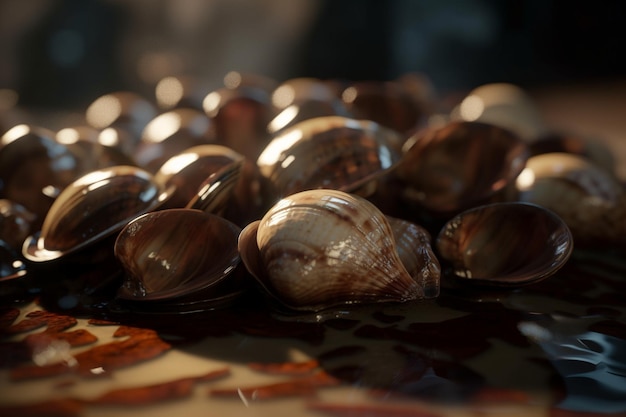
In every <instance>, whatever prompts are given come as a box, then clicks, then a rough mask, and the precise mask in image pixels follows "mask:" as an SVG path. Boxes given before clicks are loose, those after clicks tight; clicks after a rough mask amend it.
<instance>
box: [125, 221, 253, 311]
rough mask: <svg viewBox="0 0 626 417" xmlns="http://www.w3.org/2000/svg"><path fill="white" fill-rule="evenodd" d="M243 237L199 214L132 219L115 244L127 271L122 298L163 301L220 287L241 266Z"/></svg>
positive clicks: (228, 225)
mask: <svg viewBox="0 0 626 417" xmlns="http://www.w3.org/2000/svg"><path fill="white" fill-rule="evenodd" d="M240 231H241V229H240V228H239V227H237V226H236V225H234V224H232V223H230V222H228V221H226V220H225V219H223V218H221V217H218V216H215V215H212V214H208V213H204V212H201V211H198V210H189V209H168V210H160V211H156V212H151V213H146V214H144V215H142V216H139V217H137V218H135V219H133V220H132V221H131V222H129V223H128V224H127V225H126V226H125V227H124V228H123V229H122V231H121V232H120V234H119V235H118V237H117V240H116V242H115V256H116V257H117V258H118V259H119V261H120V262H121V263H122V265H123V267H124V270H125V271H126V276H125V279H124V284H123V287H122V288H121V290H120V292H119V294H118V296H119V297H120V298H123V299H127V300H136V301H164V300H172V299H177V298H181V297H184V296H188V295H189V294H192V293H194V292H199V291H201V290H204V289H206V288H208V287H212V286H216V285H217V284H218V283H220V282H221V281H222V280H224V279H225V278H226V277H227V276H229V275H230V274H231V273H232V272H233V270H234V269H235V268H236V267H237V265H238V264H239V261H240V258H239V252H238V250H237V238H238V236H239V232H240Z"/></svg>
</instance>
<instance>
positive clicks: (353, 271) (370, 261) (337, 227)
mask: <svg viewBox="0 0 626 417" xmlns="http://www.w3.org/2000/svg"><path fill="white" fill-rule="evenodd" d="M239 249H240V253H241V256H242V260H243V261H244V263H245V265H246V267H248V269H249V270H250V271H251V273H252V274H253V275H255V277H256V278H257V279H258V280H259V282H260V283H261V284H262V285H263V286H264V287H265V288H266V289H267V290H268V291H269V292H270V293H271V294H273V295H274V296H275V297H276V298H277V299H278V300H279V301H281V302H282V303H283V304H285V305H287V306H289V307H291V308H294V309H301V310H321V309H324V308H327V307H331V306H336V305H341V304H353V303H375V302H403V301H409V300H416V299H422V298H427V297H432V296H434V295H436V294H434V291H432V290H430V289H429V290H427V291H425V289H424V288H423V287H422V286H421V285H420V283H419V282H417V281H416V280H415V279H413V277H411V275H410V274H409V272H408V271H407V270H406V268H405V267H404V265H403V264H402V261H401V260H400V258H399V256H398V253H397V252H396V246H395V240H394V237H393V232H392V230H391V227H390V225H389V222H388V220H387V219H386V217H385V216H384V215H383V214H382V213H381V212H380V210H378V209H377V208H376V206H374V205H373V204H371V203H369V202H368V201H366V200H365V199H363V198H361V197H358V196H355V195H352V194H348V193H344V192H341V191H336V190H326V189H321V190H309V191H303V192H300V193H297V194H294V195H291V196H289V197H286V198H284V199H282V200H281V201H279V202H278V203H277V204H276V205H275V206H274V207H272V208H271V209H270V210H269V211H268V212H267V214H266V215H265V216H264V217H263V218H262V219H261V220H260V221H258V222H255V223H253V224H250V225H249V226H247V227H246V228H245V229H244V230H243V231H242V234H241V235H240V238H239ZM437 292H438V291H437Z"/></svg>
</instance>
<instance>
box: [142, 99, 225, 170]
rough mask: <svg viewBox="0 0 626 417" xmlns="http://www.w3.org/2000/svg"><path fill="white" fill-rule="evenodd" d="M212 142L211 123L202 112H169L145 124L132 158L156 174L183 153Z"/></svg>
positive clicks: (213, 138)
mask: <svg viewBox="0 0 626 417" xmlns="http://www.w3.org/2000/svg"><path fill="white" fill-rule="evenodd" d="M214 142H215V132H214V130H213V123H212V122H211V120H210V119H209V118H208V117H207V116H206V115H205V114H204V113H203V112H202V111H200V110H196V109H189V108H178V109H172V110H169V111H167V112H165V113H162V114H159V115H158V116H156V117H155V118H154V119H152V120H150V122H148V124H146V127H145V128H144V129H143V131H142V134H141V140H140V141H139V143H138V144H137V147H136V148H135V150H134V152H133V154H132V156H133V159H134V160H135V161H136V162H137V164H138V165H139V166H141V167H143V168H144V169H146V170H147V171H150V172H152V173H155V172H157V171H158V169H159V167H161V165H163V164H164V163H165V162H166V161H167V160H168V159H169V158H171V157H172V156H174V155H177V154H178V153H180V152H182V151H184V150H185V149H188V148H191V147H192V146H197V145H204V144H207V143H214Z"/></svg>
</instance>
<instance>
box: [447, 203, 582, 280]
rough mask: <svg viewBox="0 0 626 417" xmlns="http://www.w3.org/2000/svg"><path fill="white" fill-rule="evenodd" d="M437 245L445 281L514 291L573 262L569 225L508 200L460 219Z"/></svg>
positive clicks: (449, 224) (545, 212) (468, 212)
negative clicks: (513, 288) (510, 288)
mask: <svg viewBox="0 0 626 417" xmlns="http://www.w3.org/2000/svg"><path fill="white" fill-rule="evenodd" d="M435 244H436V249H437V252H438V254H439V259H440V261H441V263H442V266H443V268H444V277H446V278H456V279H457V280H459V282H467V283H470V284H478V285H487V286H500V287H511V286H522V285H528V284H532V283H535V282H538V281H541V280H543V279H545V278H547V277H549V276H551V275H553V274H554V273H555V272H556V271H558V270H559V269H560V268H561V267H562V266H563V265H564V264H565V263H566V262H567V260H568V259H569V257H570V255H571V253H572V250H573V246H574V245H573V244H574V241H573V238H572V234H571V233H570V230H569V228H568V227H567V225H566V224H565V222H564V221H563V220H562V219H561V218H560V217H559V216H557V215H556V214H555V213H553V212H552V211H550V210H547V209H545V208H543V207H540V206H537V205H534V204H526V203H519V202H506V203H493V204H488V205H483V206H478V207H475V208H472V209H469V210H466V211H464V212H462V213H460V214H458V215H456V216H455V217H453V218H452V219H450V220H449V221H448V222H447V223H446V224H445V225H444V227H443V228H442V229H441V231H440V232H439V235H438V236H437V238H436V241H435Z"/></svg>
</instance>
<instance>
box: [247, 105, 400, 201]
mask: <svg viewBox="0 0 626 417" xmlns="http://www.w3.org/2000/svg"><path fill="white" fill-rule="evenodd" d="M401 144H402V139H401V137H400V136H399V134H398V133H397V132H395V131H393V130H391V129H387V128H385V127H383V126H380V125H378V124H377V123H374V122H370V121H366V120H354V119H350V118H346V117H340V116H326V117H317V118H313V119H309V120H305V121H302V122H300V123H297V124H295V125H293V126H292V127H290V128H288V129H285V130H283V131H281V132H280V133H279V134H278V135H277V136H275V137H274V138H273V139H272V141H271V142H270V143H269V144H268V145H267V147H266V148H265V149H264V150H263V152H262V153H261V155H260V156H259V158H258V160H257V165H258V166H259V170H260V171H261V174H262V175H263V176H264V177H265V178H267V179H268V181H269V182H270V183H271V184H272V185H273V186H274V188H275V189H276V192H277V194H278V195H279V196H287V195H290V194H294V193H296V192H299V191H304V190H311V189H318V188H327V189H337V190H341V191H346V192H354V191H356V190H358V189H359V188H360V187H362V186H364V185H365V184H367V183H369V182H371V181H372V180H373V179H375V178H377V177H379V176H382V175H383V174H384V173H386V172H388V171H389V170H391V169H392V168H394V167H395V165H396V163H397V162H398V161H399V160H400V156H401V146H402V145H401Z"/></svg>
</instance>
